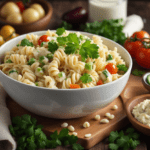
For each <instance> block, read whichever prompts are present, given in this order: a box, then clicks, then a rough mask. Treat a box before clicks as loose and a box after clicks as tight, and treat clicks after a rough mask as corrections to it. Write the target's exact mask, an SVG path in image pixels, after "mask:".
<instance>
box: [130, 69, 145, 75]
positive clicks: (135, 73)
mask: <svg viewBox="0 0 150 150" xmlns="http://www.w3.org/2000/svg"><path fill="white" fill-rule="evenodd" d="M132 74H133V75H134V76H139V77H140V76H142V75H143V74H145V71H141V70H138V69H135V70H133V71H132Z"/></svg>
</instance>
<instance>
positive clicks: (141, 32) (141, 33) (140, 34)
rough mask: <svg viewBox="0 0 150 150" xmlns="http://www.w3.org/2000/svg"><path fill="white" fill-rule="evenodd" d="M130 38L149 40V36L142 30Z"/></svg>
mask: <svg viewBox="0 0 150 150" xmlns="http://www.w3.org/2000/svg"><path fill="white" fill-rule="evenodd" d="M131 37H133V38H139V39H142V38H149V37H150V35H149V34H148V33H147V32H146V31H143V30H142V31H138V32H135V33H133V35H132V36H131Z"/></svg>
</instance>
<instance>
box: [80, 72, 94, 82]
mask: <svg viewBox="0 0 150 150" xmlns="http://www.w3.org/2000/svg"><path fill="white" fill-rule="evenodd" d="M80 80H81V81H82V83H85V84H86V83H89V82H91V81H92V78H91V77H90V75H89V74H88V73H84V74H83V76H81V77H80Z"/></svg>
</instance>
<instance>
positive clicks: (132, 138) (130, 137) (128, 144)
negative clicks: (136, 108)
mask: <svg viewBox="0 0 150 150" xmlns="http://www.w3.org/2000/svg"><path fill="white" fill-rule="evenodd" d="M109 142H110V143H109V149H111V150H119V149H123V150H128V149H130V148H131V149H135V148H136V147H137V145H139V144H140V141H139V134H138V133H136V132H134V129H133V128H128V129H127V130H126V132H125V133H124V132H123V131H122V130H121V131H120V132H118V131H112V132H111V133H110V136H109Z"/></svg>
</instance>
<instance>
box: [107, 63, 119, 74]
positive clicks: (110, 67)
mask: <svg viewBox="0 0 150 150" xmlns="http://www.w3.org/2000/svg"><path fill="white" fill-rule="evenodd" d="M105 68H106V69H107V70H108V71H109V72H110V73H111V74H116V73H117V71H118V68H117V67H116V66H115V65H114V64H113V63H109V64H107V65H106V67H105Z"/></svg>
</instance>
